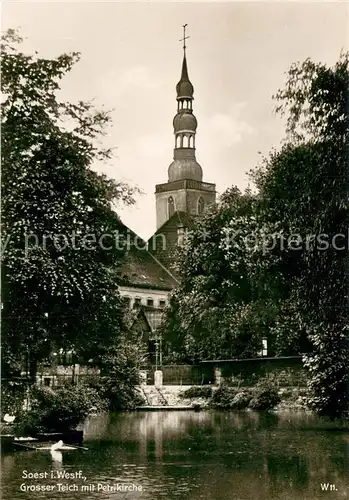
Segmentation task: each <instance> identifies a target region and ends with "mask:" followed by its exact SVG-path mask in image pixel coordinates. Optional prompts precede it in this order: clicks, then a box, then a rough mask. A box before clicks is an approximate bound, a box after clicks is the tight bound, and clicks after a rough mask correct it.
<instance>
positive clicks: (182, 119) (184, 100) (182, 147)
mask: <svg viewBox="0 0 349 500" xmlns="http://www.w3.org/2000/svg"><path fill="white" fill-rule="evenodd" d="M185 28H186V25H185V26H184V37H183V40H184V46H183V51H184V54H183V62H182V72H181V78H180V80H179V82H178V84H177V86H176V91H177V114H176V115H175V117H174V119H173V129H174V136H175V147H174V154H173V162H172V163H171V165H170V166H169V168H168V182H167V183H165V184H158V185H157V186H156V192H155V196H156V225H157V229H159V228H160V227H161V226H162V225H163V224H164V223H165V222H167V221H168V220H169V219H170V218H171V217H172V216H173V215H174V214H175V213H176V212H179V213H181V212H182V213H185V214H187V215H189V216H192V215H197V214H200V213H202V212H203V211H204V209H205V206H207V205H209V204H211V203H214V202H215V198H216V193H215V189H216V186H215V184H211V183H207V182H202V168H201V166H200V165H199V163H198V162H197V161H196V155H195V151H196V148H195V138H196V128H197V120H196V117H195V115H194V113H193V100H194V87H193V85H192V83H191V81H190V80H189V75H188V65H187V58H186V45H185V41H186V39H187V38H188V37H186V35H185Z"/></svg>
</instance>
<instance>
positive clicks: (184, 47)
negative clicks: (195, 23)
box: [179, 24, 190, 51]
mask: <svg viewBox="0 0 349 500" xmlns="http://www.w3.org/2000/svg"><path fill="white" fill-rule="evenodd" d="M187 26H188V25H187V24H183V38H181V39H180V40H179V41H180V42H183V50H184V51H185V49H186V48H187V47H186V45H185V41H186V40H187V39H188V38H190V36H185V29H186V27H187Z"/></svg>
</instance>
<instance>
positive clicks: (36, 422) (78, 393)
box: [16, 385, 107, 434]
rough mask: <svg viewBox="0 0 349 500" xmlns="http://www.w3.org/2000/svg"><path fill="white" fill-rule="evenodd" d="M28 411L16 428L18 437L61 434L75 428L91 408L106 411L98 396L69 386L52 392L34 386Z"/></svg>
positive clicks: (79, 387) (85, 389)
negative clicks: (48, 433)
mask: <svg viewBox="0 0 349 500" xmlns="http://www.w3.org/2000/svg"><path fill="white" fill-rule="evenodd" d="M30 403H31V409H30V410H29V411H28V412H23V413H22V415H21V416H20V419H19V423H18V425H17V426H16V433H17V434H33V433H37V432H43V431H46V432H64V431H68V430H70V429H74V428H76V426H77V425H78V424H79V423H81V422H82V421H83V420H84V419H85V418H86V417H87V415H88V414H89V412H90V410H91V409H92V408H94V410H97V411H103V410H106V409H107V407H106V404H105V402H104V401H103V400H102V398H101V397H100V395H99V394H98V392H97V391H96V390H95V389H93V388H91V387H88V386H86V385H79V386H75V385H69V386H63V387H60V388H58V389H57V390H55V391H54V390H52V389H50V388H49V387H37V386H35V387H34V388H33V389H32V391H31V396H30Z"/></svg>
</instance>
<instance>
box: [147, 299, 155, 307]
mask: <svg viewBox="0 0 349 500" xmlns="http://www.w3.org/2000/svg"><path fill="white" fill-rule="evenodd" d="M147 306H149V307H153V306H154V300H153V299H148V300H147Z"/></svg>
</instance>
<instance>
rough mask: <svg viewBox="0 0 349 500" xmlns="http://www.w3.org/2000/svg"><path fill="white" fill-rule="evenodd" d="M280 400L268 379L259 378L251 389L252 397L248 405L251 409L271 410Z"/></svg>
mask: <svg viewBox="0 0 349 500" xmlns="http://www.w3.org/2000/svg"><path fill="white" fill-rule="evenodd" d="M280 401H281V399H280V396H279V394H278V391H277V389H276V388H275V386H274V385H272V383H271V382H270V381H268V380H261V381H260V382H258V384H257V385H256V387H255V388H254V390H253V397H252V399H251V401H250V404H249V407H250V408H252V409H253V410H271V409H272V408H274V406H276V405H277V404H278V403H280Z"/></svg>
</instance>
